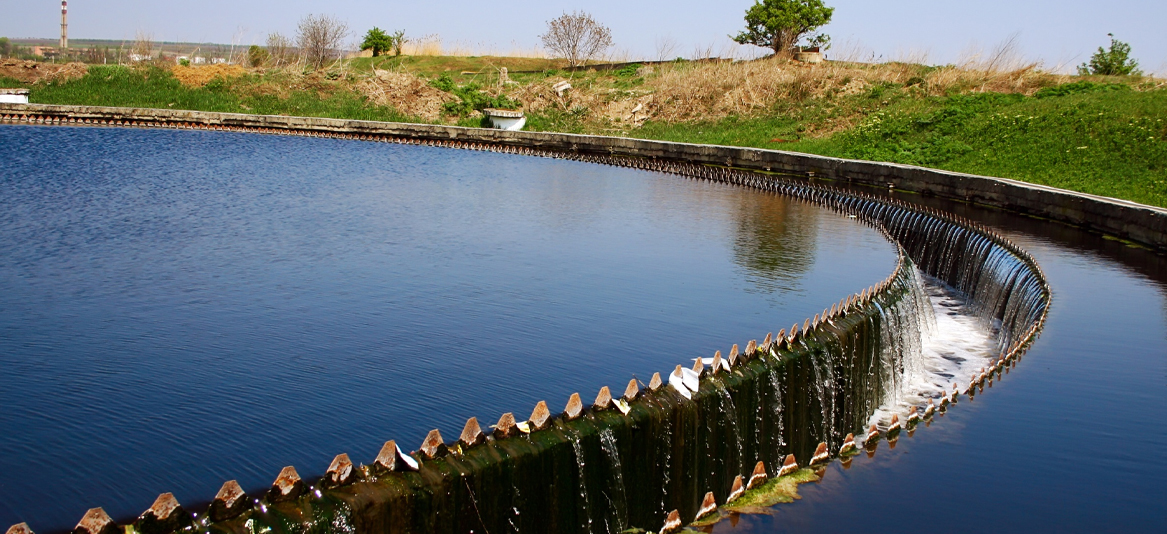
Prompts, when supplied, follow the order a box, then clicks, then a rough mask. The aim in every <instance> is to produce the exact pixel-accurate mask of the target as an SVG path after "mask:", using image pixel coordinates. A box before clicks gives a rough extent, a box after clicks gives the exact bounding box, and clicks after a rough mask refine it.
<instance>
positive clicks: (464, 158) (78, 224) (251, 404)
mask: <svg viewBox="0 0 1167 534" xmlns="http://www.w3.org/2000/svg"><path fill="white" fill-rule="evenodd" d="M0 161H3V162H4V165H3V166H2V167H0V369H3V373H0V406H3V414H2V415H0V525H10V524H13V523H16V522H20V521H27V522H28V523H29V524H30V525H31V526H32V527H33V528H34V529H35V530H37V531H38V532H41V533H45V532H54V531H63V530H67V529H70V528H72V527H73V525H74V524H75V523H76V522H77V520H78V519H79V518H80V517H81V516H82V514H83V513H84V512H85V510H86V509H88V508H90V507H95V506H102V507H104V508H105V509H106V510H107V511H108V512H109V513H110V514H111V515H113V516H114V518H115V519H124V518H132V517H134V516H136V515H137V514H139V513H141V511H142V510H144V509H145V508H146V507H147V506H149V504H150V503H151V502H153V499H154V497H156V496H157V495H158V494H159V493H161V492H166V491H172V492H174V493H175V495H176V497H177V498H178V500H179V501H180V502H183V503H188V504H194V503H203V502H206V501H207V500H209V499H210V498H211V497H212V496H213V495H214V494H215V492H216V491H217V490H218V488H219V486H220V485H221V484H222V483H223V481H225V480H228V479H238V480H239V481H240V483H241V484H242V485H243V486H244V487H245V488H248V489H253V488H264V487H266V486H267V485H269V484H270V483H271V481H272V480H273V479H274V478H275V475H276V474H277V473H278V472H279V470H280V468H281V467H283V466H285V465H294V466H296V467H297V468H298V469H299V471H300V473H301V475H303V476H305V477H311V476H319V475H320V474H322V473H323V472H324V470H325V468H326V467H327V465H328V462H329V461H330V460H331V459H332V457H333V456H334V455H336V454H337V453H340V452H347V453H349V454H350V455H352V456H353V459H354V461H357V462H369V461H371V460H372V458H373V457H374V456H375V455H376V453H377V451H378V449H379V448H380V446H381V444H382V443H384V441H385V440H387V439H397V440H398V441H399V442H401V443H402V444H403V446H406V445H409V446H411V447H416V446H417V445H418V444H420V443H421V440H422V438H423V437H424V436H425V434H426V432H427V431H429V430H430V429H432V428H438V429H441V430H442V431H443V433H444V434H445V435H446V436H447V439H449V438H453V437H456V436H457V433H458V431H459V430H460V429H461V428H462V425H463V423H464V422H465V421H466V419H467V418H468V417H470V416H477V417H478V418H479V419H480V420H482V421H483V423H484V424H486V423H487V422H493V421H494V420H496V419H497V418H498V416H499V415H500V414H501V413H503V412H514V413H515V414H516V416H517V417H519V418H520V419H521V418H524V417H526V415H527V414H528V413H530V410H531V408H532V407H533V406H534V404H535V403H536V402H538V401H539V400H547V401H548V403H549V405H551V407H552V410H555V411H558V410H560V409H562V406H563V405H564V403H565V402H566V400H567V397H568V396H569V395H570V394H571V393H573V392H577V391H578V392H581V394H583V395H584V396H585V397H589V396H590V395H594V392H595V390H597V389H598V388H599V387H600V386H602V385H609V386H612V387H613V388H614V389H616V390H617V391H619V390H622V386H623V385H624V384H626V383H627V381H628V380H629V378H631V377H638V378H640V379H642V380H644V381H647V380H648V378H649V377H650V376H651V375H652V373H653V372H657V371H660V372H662V373H664V372H667V371H669V370H671V369H672V367H673V366H674V365H676V364H677V363H684V362H692V358H695V357H699V356H703V357H708V356H711V355H712V354H713V352H714V351H715V350H722V351H726V350H727V349H728V348H729V345H730V344H732V343H742V342H744V341H745V340H748V339H760V338H762V337H763V336H764V335H765V334H766V333H767V332H772V331H773V332H776V331H777V330H778V329H779V328H784V327H788V326H789V325H790V324H792V323H793V322H795V321H798V322H801V321H802V319H804V318H806V317H809V316H812V315H814V314H815V313H818V312H819V311H821V310H822V309H823V307H824V306H827V305H829V304H831V303H834V302H836V301H838V299H840V298H841V297H843V296H846V295H848V294H851V293H853V292H855V291H858V290H859V289H861V288H864V287H867V286H869V285H871V284H872V283H874V282H877V281H879V280H882V279H883V278H884V277H886V276H887V275H888V273H889V272H891V271H892V269H893V268H894V266H895V263H896V251H895V248H894V246H893V245H891V244H890V243H889V242H888V241H886V240H885V239H884V238H883V236H882V235H881V234H880V233H879V232H877V231H875V230H873V229H871V228H869V227H866V226H864V225H862V224H859V223H857V222H856V221H854V220H851V219H848V218H847V217H845V216H843V215H840V214H837V213H834V212H831V211H827V210H824V209H821V208H818V207H815V206H813V205H810V204H806V203H803V202H800V201H796V200H791V199H787V198H784V197H780V196H776V195H772V194H766V193H761V192H758V191H753V190H748V189H744V188H737V187H733V186H728V185H724V184H716V183H709V182H701V181H693V180H687V179H683V178H679V177H676V176H671V175H665V174H659V173H652V172H645V171H637V170H631V169H621V168H614V167H606V166H598V165H592V164H586V163H578V162H570V161H562V160H552V159H539V158H530V157H522V156H512V155H503V154H491V153H478V152H470V151H459V150H452V149H444V148H432V147H418V146H402V145H390V144H381V143H367V142H353V141H339V140H328V139H308V138H295V137H276V136H262V135H253V134H241V133H217V132H191V131H164V130H130V129H124V130H123V129H108V128H73V127H36V126H3V127H0ZM194 508H196V509H197V507H194Z"/></svg>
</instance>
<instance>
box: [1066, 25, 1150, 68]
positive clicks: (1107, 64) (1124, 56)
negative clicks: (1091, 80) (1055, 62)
mask: <svg viewBox="0 0 1167 534" xmlns="http://www.w3.org/2000/svg"><path fill="white" fill-rule="evenodd" d="M1106 35H1107V36H1109V37H1110V50H1105V49H1103V48H1102V47H1101V46H1100V47H1098V51H1097V52H1095V53H1094V55H1093V56H1090V63H1083V64H1081V65H1080V66H1078V74H1079V75H1081V76H1086V75H1089V74H1101V75H1109V76H1126V75H1134V76H1142V75H1143V72H1142V71H1140V70H1139V63H1138V62H1137V61H1135V60H1134V59H1132V58H1131V45H1129V44H1127V43H1124V42H1122V41H1119V40H1117V39H1115V38H1114V34H1113V33H1108V34H1106Z"/></svg>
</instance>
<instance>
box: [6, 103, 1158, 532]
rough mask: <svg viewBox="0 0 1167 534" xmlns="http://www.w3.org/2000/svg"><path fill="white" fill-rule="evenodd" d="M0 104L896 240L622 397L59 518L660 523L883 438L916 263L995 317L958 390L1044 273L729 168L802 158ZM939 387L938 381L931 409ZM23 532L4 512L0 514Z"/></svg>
mask: <svg viewBox="0 0 1167 534" xmlns="http://www.w3.org/2000/svg"><path fill="white" fill-rule="evenodd" d="M0 121H2V122H5V123H14V122H15V123H18V124H19V123H25V124H27V123H37V124H46V123H47V124H78V123H81V124H99V125H113V126H131V127H154V128H183V129H186V128H190V129H211V130H236V131H250V132H258V133H267V134H295V135H309V136H325V137H338V138H351V139H362V140H369V141H388V142H398V143H410V144H426V145H436V146H448V147H455V148H466V149H477V150H492V151H501V152H507V153H515V154H529V155H536V156H545V157H557V158H566V159H575V160H582V161H589V162H595V163H600V164H610V165H620V166H627V167H633V168H642V169H649V170H656V171H661V172H669V173H674V174H678V175H682V176H686V177H690V178H695V179H706V180H714V181H719V182H725V183H730V184H735V185H739V186H743V187H752V188H757V189H759V190H762V191H768V192H772V193H775V194H782V195H787V196H791V197H794V198H798V199H801V200H804V201H807V202H813V203H816V204H819V205H821V206H823V207H825V208H827V209H833V210H836V211H839V212H841V213H846V214H848V215H852V216H855V217H856V219H857V220H858V221H860V222H863V223H866V224H869V225H871V226H873V227H875V228H877V229H879V230H881V231H882V232H884V234H885V235H886V236H887V238H888V239H889V240H890V241H892V242H894V243H896V244H897V246H898V249H899V262H898V263H897V265H896V268H895V270H894V271H893V272H892V273H891V274H890V275H889V276H888V278H887V279H885V280H884V281H882V282H880V283H878V284H876V285H875V286H872V287H870V288H867V289H864V290H862V291H860V292H859V293H857V294H854V295H850V296H848V297H845V298H843V299H842V300H841V301H839V302H838V303H835V304H833V305H831V306H830V307H828V308H826V309H824V310H823V312H822V313H821V314H817V315H816V316H815V317H814V318H811V319H806V320H805V321H803V322H802V323H796V324H795V325H794V326H792V327H791V328H790V329H789V330H786V329H783V330H780V331H779V332H778V333H777V334H776V335H775V334H773V333H767V334H765V336H764V338H763V337H762V336H761V335H759V338H762V340H761V341H760V342H759V341H757V340H750V341H749V342H747V343H745V344H744V348H742V349H740V350H739V347H738V345H736V344H735V345H733V346H732V347H731V348H729V349H728V350H727V351H726V353H725V356H724V357H723V356H722V354H721V353H720V352H718V353H717V354H715V355H714V358H713V363H712V365H706V364H704V363H702V362H700V361H698V362H697V363H696V364H695V365H693V366H692V368H689V366H685V367H682V366H677V367H676V368H675V369H672V370H667V371H666V372H665V373H664V375H663V376H662V375H661V374H660V373H658V374H657V375H655V376H654V377H653V379H652V380H651V381H650V382H649V383H647V384H645V383H641V382H637V381H635V380H633V381H631V382H630V383H629V384H628V385H627V387H626V388H625V389H624V390H623V394H622V395H621V394H620V393H619V390H617V392H616V393H613V392H612V391H611V390H609V388H608V387H603V388H600V390H599V393H598V394H597V395H596V396H595V399H594V400H590V399H591V395H587V396H586V397H581V396H580V395H579V394H574V395H572V396H571V397H570V398H569V399H568V401H567V404H566V407H565V408H564V409H563V411H562V412H560V413H553V412H552V411H551V410H550V409H549V408H548V406H547V404H546V403H542V402H541V403H539V404H538V405H537V406H536V407H535V409H534V411H533V413H532V414H531V416H530V417H529V418H527V419H526V420H524V421H519V420H518V419H516V418H515V417H514V415H513V414H503V416H502V417H501V418H500V419H499V421H498V423H497V424H496V425H494V427H493V428H492V429H486V430H484V429H483V426H482V425H480V424H479V422H478V420H477V419H475V418H471V419H469V420H468V421H467V423H466V425H465V427H464V428H463V430H462V432H461V435H460V436H459V437H458V439H457V440H456V441H448V440H446V439H444V438H443V437H442V436H441V434H440V433H439V432H438V431H437V430H434V431H432V432H431V433H430V434H429V435H428V436H427V437H426V438H425V440H424V441H423V442H422V444H421V446H420V447H419V448H418V450H416V451H413V452H411V453H408V454H407V453H406V452H405V451H403V450H402V449H401V448H400V447H398V445H397V443H396V442H393V441H390V442H387V443H386V444H385V447H384V448H383V449H382V451H381V453H380V454H379V455H378V456H377V458H376V459H373V460H372V462H371V463H369V464H367V465H359V466H358V465H355V464H354V463H353V461H352V460H351V459H350V458H349V457H348V456H347V455H345V454H341V455H338V456H337V457H336V458H335V459H333V461H332V463H331V464H330V465H329V467H328V469H327V471H326V474H325V475H324V477H323V478H321V479H318V480H314V481H306V480H303V479H301V477H300V476H299V474H298V473H297V472H296V470H295V469H294V468H292V467H287V468H285V469H284V470H283V471H282V472H281V473H280V474H279V476H278V478H277V479H276V480H275V482H274V483H273V484H272V486H271V488H268V489H265V490H264V491H262V492H253V494H252V495H250V496H249V495H247V494H246V493H245V492H244V490H243V488H241V487H240V486H239V485H238V484H236V483H235V482H234V481H229V482H227V483H226V484H224V485H223V488H222V490H221V491H220V492H219V494H218V495H216V496H215V498H214V500H213V501H212V503H211V505H210V507H209V508H207V509H205V510H203V509H201V508H202V507H200V509H199V510H190V511H187V510H184V509H183V507H182V506H181V505H180V504H179V503H178V502H177V500H175V498H174V497H173V495H171V494H169V493H167V494H163V495H161V496H159V498H158V500H157V501H156V502H155V503H154V504H153V506H151V507H150V508H149V509H148V510H146V511H145V512H143V513H142V515H141V516H140V517H138V518H137V519H133V520H131V521H123V523H124V524H122V525H119V524H117V523H116V522H115V521H114V520H113V519H112V518H110V517H109V516H108V515H106V514H105V512H104V511H103V510H102V509H100V508H94V509H92V510H90V511H89V513H88V514H86V516H85V517H84V518H82V520H81V522H80V523H79V524H78V526H77V528H76V529H75V531H74V532H75V533H76V534H117V533H119V532H122V531H124V532H126V534H135V533H140V534H168V533H170V532H176V531H182V532H194V531H200V532H215V533H218V534H261V533H268V532H271V533H275V534H306V533H309V532H312V533H322V534H325V533H328V534H331V533H361V534H365V533H369V534H374V533H376V534H382V533H386V534H387V533H399V532H400V533H406V532H493V533H496V534H497V533H502V532H551V533H585V532H586V533H591V532H608V533H615V532H621V531H624V530H626V529H629V528H634V527H639V528H644V529H650V530H653V531H657V530H660V531H661V532H664V531H668V530H675V529H677V528H679V527H680V526H682V525H683V524H687V523H689V522H692V521H694V520H695V519H697V518H699V517H702V516H703V515H707V514H711V513H716V512H715V510H716V508H717V506H720V505H724V504H726V503H727V502H729V501H731V500H733V499H734V498H737V497H739V496H740V495H741V494H742V490H744V489H747V488H748V487H750V486H753V485H755V484H757V483H759V482H760V481H763V480H765V479H766V478H767V477H775V476H782V475H786V474H789V473H791V472H792V471H796V470H797V469H798V468H799V466H800V465H801V466H807V465H814V464H821V463H822V462H825V461H829V460H830V458H831V457H832V456H840V455H847V454H850V453H854V452H856V450H857V447H859V446H862V445H863V443H864V442H872V441H873V440H878V439H880V438H881V436H883V437H887V436H889V435H890V436H894V435H895V433H896V432H897V431H898V429H899V428H900V423H899V422H898V420H897V419H893V420H892V421H893V422H892V423H891V424H890V425H887V426H885V427H883V428H876V427H871V428H867V427H866V424H867V422H868V419H869V418H870V416H871V414H872V413H873V412H874V410H875V409H876V408H877V407H878V406H879V405H880V404H881V403H882V402H883V401H884V400H885V399H886V396H887V394H888V392H889V391H890V390H891V388H893V387H894V383H895V382H896V380H897V378H898V376H897V374H896V373H898V372H899V370H900V369H902V365H901V364H902V359H903V358H904V357H906V356H905V351H906V349H905V348H906V347H907V346H909V345H910V342H911V339H910V338H911V336H912V335H913V334H918V332H915V331H914V330H913V328H915V322H914V320H915V319H914V317H916V316H918V314H920V313H922V312H923V311H925V310H924V309H923V308H922V306H926V301H925V300H924V299H922V298H921V295H920V293H919V286H918V280H917V279H916V272H917V269H919V270H920V271H923V272H926V273H928V274H930V275H932V276H935V277H937V278H939V279H940V280H942V281H944V282H945V283H947V284H949V285H951V286H953V287H955V288H957V289H959V290H961V291H963V292H964V293H965V294H967V295H969V297H970V299H972V302H973V304H974V306H973V308H974V309H975V310H976V313H977V314H978V315H979V316H981V317H982V318H983V319H985V320H993V321H998V323H996V324H999V325H1000V330H1001V343H1000V346H999V351H1000V352H999V358H998V359H997V361H996V362H995V363H994V364H993V365H992V366H991V367H990V368H988V369H986V370H983V371H982V372H981V373H980V375H978V377H977V378H976V380H974V383H973V384H967V385H962V386H965V387H966V388H967V389H966V390H965V393H968V394H972V392H973V391H974V390H975V388H976V383H977V382H983V381H985V380H988V379H990V377H992V376H993V375H994V373H998V376H999V373H1000V372H1001V371H1002V370H1003V369H1004V368H1005V367H1006V366H1008V365H1012V364H1014V363H1015V362H1016V361H1017V358H1018V357H1019V356H1020V354H1021V353H1022V351H1023V350H1024V349H1025V347H1026V346H1028V344H1029V343H1030V342H1031V341H1032V340H1033V339H1034V337H1035V336H1036V335H1037V333H1038V331H1039V330H1040V328H1041V325H1042V324H1043V322H1044V320H1045V315H1046V311H1047V309H1048V305H1049V299H1050V291H1049V287H1048V285H1047V284H1046V282H1045V278H1044V276H1043V275H1042V273H1041V270H1040V267H1039V266H1038V265H1037V264H1036V262H1034V261H1033V259H1032V258H1031V257H1030V256H1029V255H1028V254H1027V253H1026V252H1025V251H1024V250H1021V249H1020V248H1019V247H1017V246H1016V245H1014V244H1013V243H1011V242H1009V241H1008V240H1007V239H1005V238H1003V237H1002V236H999V235H997V234H995V233H993V232H992V231H991V230H989V229H987V228H984V227H981V226H978V225H977V224H975V223H973V222H971V221H967V220H963V219H960V218H958V217H954V216H951V215H948V214H944V213H940V212H936V211H934V210H928V209H924V208H919V207H915V206H912V205H909V204H906V203H901V202H897V201H894V200H886V199H882V200H881V199H877V198H875V197H871V196H866V195H862V194H856V193H854V192H847V191H843V190H838V189H833V188H829V187H823V186H820V185H813V184H808V183H806V181H805V180H793V179H789V178H785V177H781V176H777V175H774V174H767V173H759V172H750V171H748V170H742V168H743V167H748V168H752V169H760V170H769V171H783V172H801V173H804V174H805V173H809V172H814V173H815V174H816V175H818V176H822V175H824V174H830V173H829V172H828V171H827V170H824V169H827V168H828V167H826V166H823V167H810V166H809V163H808V162H813V161H820V160H821V161H839V160H827V159H826V158H813V157H810V156H802V155H797V154H782V153H774V152H768V151H756V150H753V151H751V150H748V149H731V148H725V147H702V146H697V145H681V144H674V143H658V142H650V141H636V140H629V139H612V138H593V137H585V136H572V135H559V134H532V133H524V132H505V131H498V130H480V129H465V128H453V127H444V126H425V125H408V124H387V123H373V122H361V121H341V120H332V119H313V118H295V117H267V116H249V115H230V114H217V113H201V112H188V111H172V110H142V109H116V108H89V107H72V106H41V105H27V106H26V105H0ZM735 157H736V158H740V159H735ZM783 158H792V159H789V160H783ZM798 158H806V159H805V160H799V159H798ZM781 161H786V163H785V165H786V166H785V167H783V166H780V165H778V162H781ZM798 161H802V162H803V163H807V165H801V166H799V165H796V163H797V162H798ZM843 163H847V162H843ZM851 163H855V162H851ZM714 164H716V165H714ZM893 168H898V167H893ZM909 170H910V169H909ZM921 171H922V170H921ZM830 172H833V173H835V174H833V176H835V177H836V178H838V179H844V176H845V174H846V172H847V171H845V170H844V169H843V167H842V166H836V167H835V170H833V171H830ZM913 172H915V171H913ZM928 172H933V171H928ZM872 176H877V175H872ZM879 176H882V175H879ZM872 180H873V181H872V183H879V182H878V180H876V179H875V178H872ZM985 180H989V179H985ZM1140 228H1141V227H1140ZM1139 235H1143V234H1139ZM1147 235H1149V232H1147ZM1127 237H1128V238H1132V239H1133V237H1131V236H1129V235H1128V236H1127ZM926 311H927V312H929V313H930V309H929V310H926ZM958 393H959V392H953V393H952V395H951V396H947V397H945V398H943V399H942V401H941V405H940V407H939V408H940V409H943V408H944V406H946V405H947V404H948V403H949V402H950V401H954V400H955V399H956V397H957V395H958ZM934 408H935V407H932V406H929V407H928V408H927V409H926V410H925V411H924V413H923V416H921V415H920V413H918V412H917V411H916V409H915V408H913V409H912V410H911V412H909V413H906V414H903V415H905V416H906V420H907V424H909V425H910V424H911V423H912V422H913V421H919V420H920V418H921V417H928V416H930V415H931V414H932V413H934V411H933V410H934ZM855 434H859V437H855ZM322 463H323V462H322ZM190 512H194V513H190ZM29 532H31V530H30V529H29V527H28V525H25V524H23V523H22V524H20V525H16V526H14V527H12V528H11V529H10V530H9V534H27V533H29Z"/></svg>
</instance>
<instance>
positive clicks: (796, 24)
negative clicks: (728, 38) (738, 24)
mask: <svg viewBox="0 0 1167 534" xmlns="http://www.w3.org/2000/svg"><path fill="white" fill-rule="evenodd" d="M834 12H835V8H833V7H827V6H825V5H823V2H822V0H755V2H754V5H753V6H750V8H749V9H748V10H746V29H745V31H743V32H741V33H739V34H738V35H737V37H734V38H733V40H734V41H737V42H738V43H741V44H751V45H754V46H761V47H765V48H770V49H772V50H774V53H775V54H781V53H785V52H789V51H791V49H793V48H794V44H795V43H797V42H798V40H799V39H800V38H802V36H803V35H806V34H807V33H809V32H813V31H815V30H816V29H818V28H820V27H822V26H825V25H826V24H827V23H829V22H831V15H833V14H834Z"/></svg>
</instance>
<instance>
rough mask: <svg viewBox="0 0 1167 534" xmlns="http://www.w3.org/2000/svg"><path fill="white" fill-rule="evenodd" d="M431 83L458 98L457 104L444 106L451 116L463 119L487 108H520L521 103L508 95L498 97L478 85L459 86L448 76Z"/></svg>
mask: <svg viewBox="0 0 1167 534" xmlns="http://www.w3.org/2000/svg"><path fill="white" fill-rule="evenodd" d="M429 83H430V86H432V87H435V88H437V89H439V90H442V91H445V92H447V93H452V94H453V95H454V96H456V97H458V101H457V102H447V103H445V104H443V105H442V109H443V110H445V112H446V113H449V114H450V115H456V116H459V117H463V116H466V115H469V114H470V112H472V111H482V110H484V109H486V108H500V109H518V108H519V107H520V104H519V102H517V101H515V100H512V99H510V98H508V97H507V96H506V95H497V96H496V95H491V94H489V93H486V92H483V91H482V87H481V86H480V85H478V84H476V83H468V84H466V85H462V86H459V85H458V84H456V83H454V80H453V79H451V78H450V76H449V75H448V74H443V75H441V76H440V77H438V78H437V79H434V80H430V82H429Z"/></svg>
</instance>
